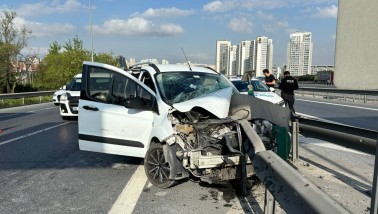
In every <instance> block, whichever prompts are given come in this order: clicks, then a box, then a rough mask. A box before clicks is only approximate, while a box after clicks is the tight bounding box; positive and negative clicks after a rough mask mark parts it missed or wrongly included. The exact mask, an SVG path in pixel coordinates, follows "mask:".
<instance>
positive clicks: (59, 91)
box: [54, 89, 66, 96]
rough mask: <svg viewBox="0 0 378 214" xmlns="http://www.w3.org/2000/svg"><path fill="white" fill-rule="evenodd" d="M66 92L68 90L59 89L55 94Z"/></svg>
mask: <svg viewBox="0 0 378 214" xmlns="http://www.w3.org/2000/svg"><path fill="white" fill-rule="evenodd" d="M64 92H66V90H63V89H60V90H58V91H55V93H54V95H55V96H58V95H61V94H63V93H64Z"/></svg>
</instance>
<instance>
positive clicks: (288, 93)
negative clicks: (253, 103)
mask: <svg viewBox="0 0 378 214" xmlns="http://www.w3.org/2000/svg"><path fill="white" fill-rule="evenodd" d="M278 88H279V89H280V90H281V97H282V99H283V100H284V102H285V105H286V106H289V109H290V110H291V111H292V112H293V113H295V109H294V100H295V97H294V90H297V89H298V81H297V80H296V79H294V78H293V77H292V76H291V75H290V71H285V72H284V78H283V79H282V81H281V84H280V85H279V87H278Z"/></svg>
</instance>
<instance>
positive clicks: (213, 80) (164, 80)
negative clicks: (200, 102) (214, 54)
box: [156, 72, 232, 105]
mask: <svg viewBox="0 0 378 214" xmlns="http://www.w3.org/2000/svg"><path fill="white" fill-rule="evenodd" d="M156 81H157V85H158V88H159V91H160V94H161V96H162V99H163V100H164V102H166V103H168V104H169V105H172V104H174V103H180V102H184V101H187V100H190V99H194V98H197V97H201V96H203V95H205V94H210V93H212V92H215V91H218V90H221V89H224V88H228V87H232V85H231V84H230V82H229V81H227V80H226V79H225V78H224V77H223V76H221V75H218V74H208V73H200V72H169V73H168V72H167V73H159V74H157V75H156Z"/></svg>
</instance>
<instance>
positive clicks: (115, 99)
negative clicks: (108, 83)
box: [107, 74, 154, 106]
mask: <svg viewBox="0 0 378 214" xmlns="http://www.w3.org/2000/svg"><path fill="white" fill-rule="evenodd" d="M130 98H140V99H141V100H143V101H144V102H145V104H146V105H147V104H149V103H151V102H153V99H154V97H153V96H152V95H151V94H150V93H149V92H148V91H147V90H146V89H144V88H143V87H141V86H140V85H139V84H138V83H136V82H135V81H134V80H132V79H130V78H128V77H126V76H123V75H120V74H115V75H114V77H113V82H112V87H111V93H110V94H109V95H108V96H107V102H108V103H112V104H116V105H122V106H123V105H125V102H126V101H127V99H130ZM151 104H152V103H151Z"/></svg>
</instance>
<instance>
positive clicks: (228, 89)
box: [78, 62, 290, 188]
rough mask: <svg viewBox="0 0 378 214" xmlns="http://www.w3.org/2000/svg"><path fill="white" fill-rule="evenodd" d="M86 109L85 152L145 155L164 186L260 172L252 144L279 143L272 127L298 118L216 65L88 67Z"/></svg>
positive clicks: (150, 173)
mask: <svg viewBox="0 0 378 214" xmlns="http://www.w3.org/2000/svg"><path fill="white" fill-rule="evenodd" d="M97 76H102V77H107V79H108V81H104V82H102V83H101V84H100V83H99V82H96V81H95V79H96V77H97ZM79 112H80V113H79V119H78V123H79V136H78V138H79V148H80V149H81V150H85V151H93V152H100V153H108V154H117V155H125V156H132V157H142V158H145V159H144V166H145V172H146V175H147V177H148V179H149V181H150V182H151V183H152V184H153V185H155V186H157V187H160V188H168V187H170V186H172V185H173V184H175V182H176V181H177V180H180V179H185V178H188V176H189V174H191V175H193V176H195V177H198V178H199V179H200V180H202V181H205V182H209V183H214V182H224V181H229V180H233V179H238V178H242V177H243V178H244V177H246V176H251V175H253V174H254V169H253V167H252V164H251V162H252V161H253V160H250V159H249V158H248V157H252V156H253V155H252V156H250V155H251V154H253V153H254V152H255V149H256V148H254V147H253V146H251V145H252V144H251V142H257V141H259V142H260V141H261V142H263V143H264V144H265V147H266V148H272V147H273V146H274V140H275V135H274V134H272V133H271V125H272V124H276V125H279V126H283V127H287V128H288V124H289V118H290V111H289V110H287V109H286V108H281V107H280V106H278V105H274V104H272V103H270V102H266V101H264V100H260V99H257V98H255V97H252V96H246V95H242V94H240V93H239V92H238V91H237V90H236V88H235V87H234V86H233V84H232V83H231V82H230V81H229V80H228V79H227V78H225V77H224V76H222V75H220V74H218V73H217V72H215V71H213V70H211V69H209V68H205V67H195V66H193V67H190V66H187V65H155V64H144V65H135V66H134V67H132V68H130V70H128V71H124V70H122V69H119V68H116V67H113V66H110V65H106V64H101V63H95V62H84V64H83V72H82V82H81V94H80V101H79ZM267 121H270V122H267ZM257 149H258V148H257ZM247 154H249V155H247ZM246 166H247V167H246Z"/></svg>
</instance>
